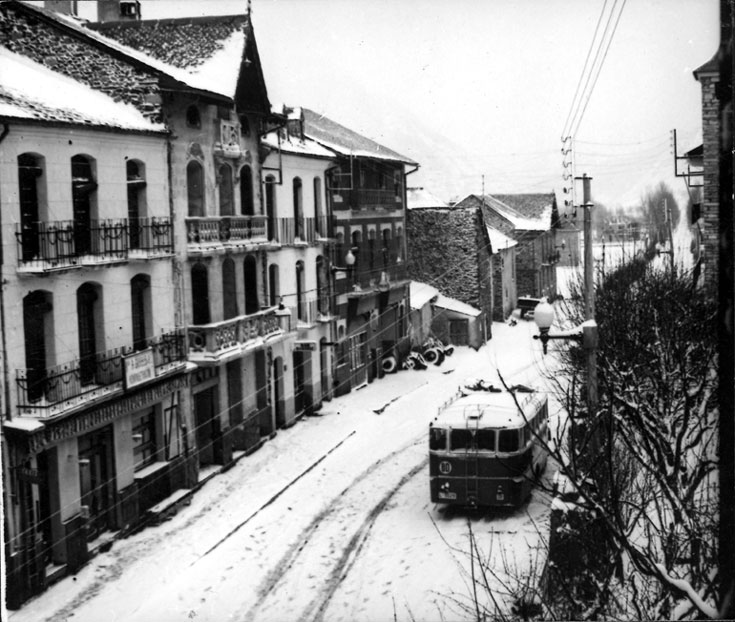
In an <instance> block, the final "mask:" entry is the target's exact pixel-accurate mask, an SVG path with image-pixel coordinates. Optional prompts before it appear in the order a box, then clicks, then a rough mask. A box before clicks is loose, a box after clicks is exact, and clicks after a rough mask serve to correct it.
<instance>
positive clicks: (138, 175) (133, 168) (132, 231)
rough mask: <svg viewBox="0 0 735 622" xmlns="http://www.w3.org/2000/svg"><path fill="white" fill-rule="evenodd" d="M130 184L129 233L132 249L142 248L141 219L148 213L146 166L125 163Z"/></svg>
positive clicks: (131, 162) (129, 162)
mask: <svg viewBox="0 0 735 622" xmlns="http://www.w3.org/2000/svg"><path fill="white" fill-rule="evenodd" d="M125 171H126V176H127V182H128V231H129V234H128V235H129V239H130V248H140V247H141V241H142V240H143V238H144V232H143V227H142V224H143V223H142V222H141V219H142V218H144V217H145V213H146V196H145V185H146V184H145V165H144V164H143V163H142V162H138V161H137V160H128V161H127V162H126V163H125Z"/></svg>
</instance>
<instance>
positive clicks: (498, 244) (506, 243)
mask: <svg viewBox="0 0 735 622" xmlns="http://www.w3.org/2000/svg"><path fill="white" fill-rule="evenodd" d="M485 228H486V229H487V236H488V237H489V238H490V250H491V252H492V254H493V255H495V254H497V253H499V252H500V251H501V250H503V249H505V248H513V247H514V246H517V245H518V242H517V241H516V240H514V239H513V238H509V237H508V236H507V235H504V234H503V233H501V232H500V231H498V230H497V229H493V228H492V227H491V226H489V225H487V226H486V227H485Z"/></svg>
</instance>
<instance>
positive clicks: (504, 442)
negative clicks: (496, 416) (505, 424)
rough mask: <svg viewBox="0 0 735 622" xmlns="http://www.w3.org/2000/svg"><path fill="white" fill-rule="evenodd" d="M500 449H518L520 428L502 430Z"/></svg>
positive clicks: (499, 438) (506, 450)
mask: <svg viewBox="0 0 735 622" xmlns="http://www.w3.org/2000/svg"><path fill="white" fill-rule="evenodd" d="M498 451H505V452H510V451H518V430H500V435H499V437H498Z"/></svg>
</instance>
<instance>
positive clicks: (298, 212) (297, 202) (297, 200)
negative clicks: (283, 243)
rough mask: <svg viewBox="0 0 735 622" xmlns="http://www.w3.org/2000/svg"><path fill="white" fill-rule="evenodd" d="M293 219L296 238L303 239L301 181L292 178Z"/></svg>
mask: <svg viewBox="0 0 735 622" xmlns="http://www.w3.org/2000/svg"><path fill="white" fill-rule="evenodd" d="M293 217H294V221H295V224H294V226H295V231H296V237H298V238H301V239H302V240H303V239H304V206H303V191H302V185H301V179H300V178H299V177H294V180H293Z"/></svg>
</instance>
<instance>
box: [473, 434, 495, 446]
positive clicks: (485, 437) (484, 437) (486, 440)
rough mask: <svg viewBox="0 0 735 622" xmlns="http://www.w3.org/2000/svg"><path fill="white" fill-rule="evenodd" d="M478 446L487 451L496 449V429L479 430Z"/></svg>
mask: <svg viewBox="0 0 735 622" xmlns="http://www.w3.org/2000/svg"><path fill="white" fill-rule="evenodd" d="M477 448H478V449H484V450H485V451H495V430H478V431H477Z"/></svg>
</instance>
